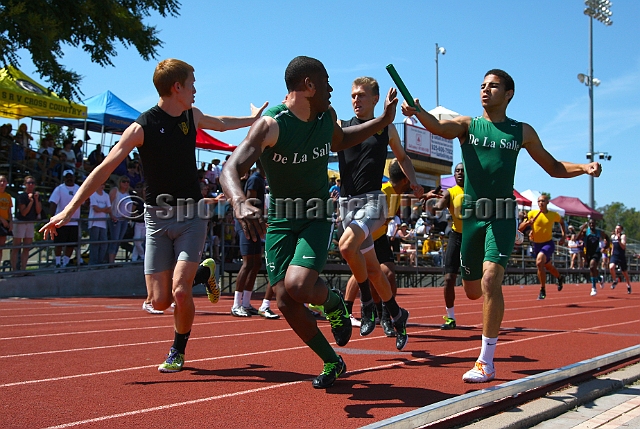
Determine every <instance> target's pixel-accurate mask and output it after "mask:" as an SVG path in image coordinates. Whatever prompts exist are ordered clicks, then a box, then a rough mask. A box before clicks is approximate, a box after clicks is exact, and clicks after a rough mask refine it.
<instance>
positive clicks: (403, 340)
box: [393, 308, 409, 350]
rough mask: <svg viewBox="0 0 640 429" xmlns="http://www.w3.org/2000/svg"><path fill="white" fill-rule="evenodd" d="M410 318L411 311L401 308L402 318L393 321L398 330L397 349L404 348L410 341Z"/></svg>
mask: <svg viewBox="0 0 640 429" xmlns="http://www.w3.org/2000/svg"><path fill="white" fill-rule="evenodd" d="M408 319H409V312H408V311H407V310H405V309H404V308H400V318H399V319H398V320H394V321H393V327H394V329H395V330H396V349H398V350H402V349H404V346H406V345H407V342H408V341H409V336H408V335H407V320H408Z"/></svg>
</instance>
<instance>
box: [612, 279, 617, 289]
mask: <svg viewBox="0 0 640 429" xmlns="http://www.w3.org/2000/svg"><path fill="white" fill-rule="evenodd" d="M616 286H618V279H615V280H614V281H613V283H611V289H615V288H616Z"/></svg>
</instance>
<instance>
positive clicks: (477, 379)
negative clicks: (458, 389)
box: [462, 361, 496, 383]
mask: <svg viewBox="0 0 640 429" xmlns="http://www.w3.org/2000/svg"><path fill="white" fill-rule="evenodd" d="M494 378H496V370H495V368H494V367H493V365H489V364H486V363H482V362H478V361H476V365H475V366H474V367H473V369H470V370H469V371H467V372H465V373H464V375H463V376H462V381H464V382H466V383H486V382H487V381H491V380H493V379H494Z"/></svg>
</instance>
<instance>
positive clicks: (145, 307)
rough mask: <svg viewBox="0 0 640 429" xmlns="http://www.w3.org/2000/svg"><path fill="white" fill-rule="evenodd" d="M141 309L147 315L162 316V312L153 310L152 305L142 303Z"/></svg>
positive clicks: (145, 302)
mask: <svg viewBox="0 0 640 429" xmlns="http://www.w3.org/2000/svg"><path fill="white" fill-rule="evenodd" d="M142 309H143V310H144V311H146V312H147V313H149V314H164V312H163V311H162V310H156V309H155V308H153V304H151V303H150V302H147V301H144V302H143V303H142Z"/></svg>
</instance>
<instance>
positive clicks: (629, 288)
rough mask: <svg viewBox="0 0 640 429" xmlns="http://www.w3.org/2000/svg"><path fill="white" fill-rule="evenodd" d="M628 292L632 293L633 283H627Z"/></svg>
mask: <svg viewBox="0 0 640 429" xmlns="http://www.w3.org/2000/svg"><path fill="white" fill-rule="evenodd" d="M627 293H631V285H630V284H629V283H627Z"/></svg>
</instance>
